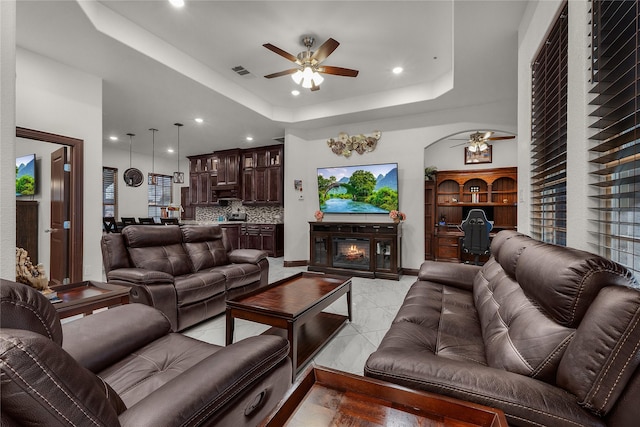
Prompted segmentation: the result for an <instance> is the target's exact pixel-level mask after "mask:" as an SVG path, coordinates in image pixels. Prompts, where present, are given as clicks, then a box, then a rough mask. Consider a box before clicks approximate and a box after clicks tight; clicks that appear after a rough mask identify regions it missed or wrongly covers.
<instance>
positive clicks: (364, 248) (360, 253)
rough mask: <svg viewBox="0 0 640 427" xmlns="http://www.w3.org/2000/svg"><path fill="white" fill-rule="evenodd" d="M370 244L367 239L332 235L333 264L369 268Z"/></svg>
mask: <svg viewBox="0 0 640 427" xmlns="http://www.w3.org/2000/svg"><path fill="white" fill-rule="evenodd" d="M370 246H371V245H370V243H369V239H363V238H344V237H334V238H333V266H334V267H338V268H350V269H355V270H369V268H370V265H371V258H370V255H369V250H370V249H369V248H370Z"/></svg>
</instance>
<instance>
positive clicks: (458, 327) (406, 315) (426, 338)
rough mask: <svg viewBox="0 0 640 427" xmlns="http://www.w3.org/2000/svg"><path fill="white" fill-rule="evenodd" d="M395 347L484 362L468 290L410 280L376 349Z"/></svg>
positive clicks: (475, 315)
mask: <svg viewBox="0 0 640 427" xmlns="http://www.w3.org/2000/svg"><path fill="white" fill-rule="evenodd" d="M396 347H397V348H402V349H404V350H405V351H407V352H408V353H413V352H419V353H423V352H427V353H433V354H436V355H438V356H443V357H446V358H448V359H454V360H460V361H466V362H468V361H473V362H475V363H481V364H486V360H485V356H484V344H483V342H482V332H481V330H480V324H479V323H478V316H477V314H476V311H475V307H474V305H473V299H472V296H471V293H470V292H467V291H463V290H460V289H458V288H454V287H450V286H446V285H442V284H439V283H433V282H426V281H417V282H416V283H414V284H413V285H412V286H411V288H410V289H409V292H408V293H407V296H406V297H405V300H404V302H403V303H402V307H401V308H400V311H398V314H397V315H396V317H395V319H394V320H393V323H392V325H391V328H390V329H389V331H388V332H387V334H386V335H385V337H384V339H383V341H382V344H381V345H380V348H379V349H383V348H396Z"/></svg>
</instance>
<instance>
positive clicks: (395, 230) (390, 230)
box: [308, 222, 402, 280]
mask: <svg viewBox="0 0 640 427" xmlns="http://www.w3.org/2000/svg"><path fill="white" fill-rule="evenodd" d="M309 234H310V236H309V242H310V245H311V251H310V261H309V267H308V270H309V271H319V272H323V273H331V274H342V275H349V276H358V277H368V278H374V277H379V278H382V279H393V280H398V279H399V278H400V275H401V274H402V267H401V253H400V252H401V244H400V240H401V237H402V223H397V224H396V223H389V222H385V223H371V222H366V223H360V222H309Z"/></svg>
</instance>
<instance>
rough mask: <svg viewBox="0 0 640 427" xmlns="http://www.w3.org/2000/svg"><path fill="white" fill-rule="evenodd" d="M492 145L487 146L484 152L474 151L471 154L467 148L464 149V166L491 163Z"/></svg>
mask: <svg viewBox="0 0 640 427" xmlns="http://www.w3.org/2000/svg"><path fill="white" fill-rule="evenodd" d="M492 151H493V145H489V148H487V149H486V150H484V151H476V152H475V153H472V152H471V151H469V147H464V164H465V165H473V164H476V163H491V159H492Z"/></svg>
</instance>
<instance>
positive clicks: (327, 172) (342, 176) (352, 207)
mask: <svg viewBox="0 0 640 427" xmlns="http://www.w3.org/2000/svg"><path fill="white" fill-rule="evenodd" d="M318 202H319V204H320V210H321V211H322V212H324V213H355V214H388V213H389V211H392V210H397V209H398V164H397V163H382V164H376V165H361V166H341V167H334V168H318Z"/></svg>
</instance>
